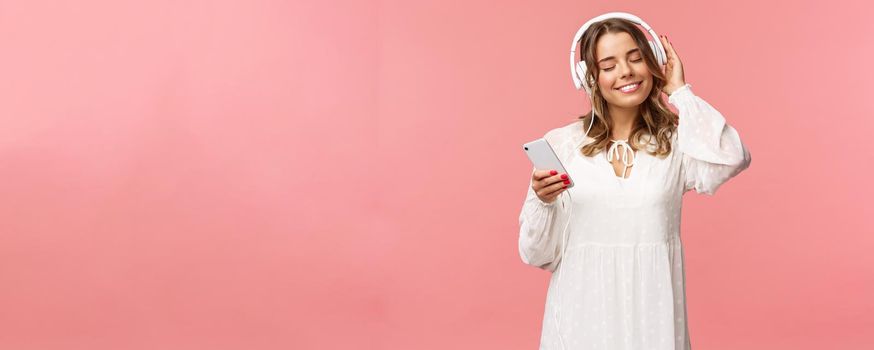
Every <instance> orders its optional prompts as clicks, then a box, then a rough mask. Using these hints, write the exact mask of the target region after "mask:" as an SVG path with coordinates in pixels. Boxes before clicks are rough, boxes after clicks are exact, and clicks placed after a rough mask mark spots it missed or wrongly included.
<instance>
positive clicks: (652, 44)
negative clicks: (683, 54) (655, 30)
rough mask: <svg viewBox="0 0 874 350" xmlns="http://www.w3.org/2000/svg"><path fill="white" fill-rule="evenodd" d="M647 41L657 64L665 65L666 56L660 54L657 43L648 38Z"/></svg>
mask: <svg viewBox="0 0 874 350" xmlns="http://www.w3.org/2000/svg"><path fill="white" fill-rule="evenodd" d="M647 42H648V43H649V48H650V49H651V50H652V54H653V56H655V58H656V62H658V64H659V65H665V63H667V61H668V60H667V57H664V56H662V51H661V50H659V47H658V45H656V43H655V41H652V40H649V41H647Z"/></svg>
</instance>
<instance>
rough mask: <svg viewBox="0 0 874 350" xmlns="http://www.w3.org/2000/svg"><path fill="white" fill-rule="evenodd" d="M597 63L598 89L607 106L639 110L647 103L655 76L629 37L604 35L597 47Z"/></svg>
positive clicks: (627, 35)
mask: <svg viewBox="0 0 874 350" xmlns="http://www.w3.org/2000/svg"><path fill="white" fill-rule="evenodd" d="M595 59H597V60H598V62H597V67H598V70H599V74H600V75H599V76H598V89H600V90H601V95H603V96H604V99H605V100H607V103H608V104H611V105H614V106H616V107H620V108H632V107H634V108H637V106H639V105H640V104H641V103H643V102H644V101H646V98H647V96H649V93H650V91H651V90H652V84H653V82H652V74H651V73H650V72H649V68H648V67H647V66H646V62H645V61H644V58H643V52H641V51H640V48H638V47H637V44H636V43H635V42H634V39H632V37H631V35H630V34H628V33H625V32H620V33H607V34H604V35H602V36H601V37H600V38H599V39H598V42H597V44H596V45H595ZM629 84H632V85H629ZM623 87H624V89H621V88H623Z"/></svg>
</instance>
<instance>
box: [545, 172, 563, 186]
mask: <svg viewBox="0 0 874 350" xmlns="http://www.w3.org/2000/svg"><path fill="white" fill-rule="evenodd" d="M542 181H543V187H546V186H552V185H554V184H561V183H564V182H570V176H568V174H557V175H553V176H550V177H547V178H545V179H543V180H542Z"/></svg>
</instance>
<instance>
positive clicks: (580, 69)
mask: <svg viewBox="0 0 874 350" xmlns="http://www.w3.org/2000/svg"><path fill="white" fill-rule="evenodd" d="M576 68H577V76H578V77H579V78H580V81H581V82H583V88H584V89H586V93H587V94H589V95H591V94H592V89H591V88H590V87H589V86H591V84H592V80H591V79H589V77H587V76H586V71H587V69H586V61H579V62H577V65H576Z"/></svg>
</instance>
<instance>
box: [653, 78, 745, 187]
mask: <svg viewBox="0 0 874 350" xmlns="http://www.w3.org/2000/svg"><path fill="white" fill-rule="evenodd" d="M691 87H692V85H691V84H686V85H684V86H683V87H681V88H679V89H677V90H676V91H674V92H673V93H672V94H671V95H670V96H669V97H668V102H669V103H670V104H672V105H674V106H675V107H676V108H677V110H678V111H679V125H678V127H677V129H678V130H677V134H678V135H677V144H676V147H677V148H678V149H679V151H680V152H681V153H682V155H683V160H682V165H681V169H682V171H681V173H682V177H683V180H684V182H685V188H684V190H683V192H684V193H685V192H687V191H689V190H692V189H694V190H695V192H698V193H702V194H707V195H713V194H715V193H716V190H717V189H718V188H719V187H720V186H721V185H722V184H724V183H725V182H726V181H728V180H729V179H731V178H732V177H734V176H736V175H737V174H738V173H740V172H741V171H743V170H744V169H746V168H748V167H749V166H750V161H751V158H750V152H749V150H748V149H747V148H746V146H745V145H744V144H743V142H741V139H740V135H738V132H737V130H735V129H734V128H732V127H731V126H730V125H728V124H727V123H726V121H725V117H723V116H722V114H721V113H719V111H717V110H716V109H715V108H713V106H711V105H710V104H708V103H707V102H706V101H704V100H703V99H701V98H700V97H698V96H696V95H695V94H693V93H692V89H691Z"/></svg>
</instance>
